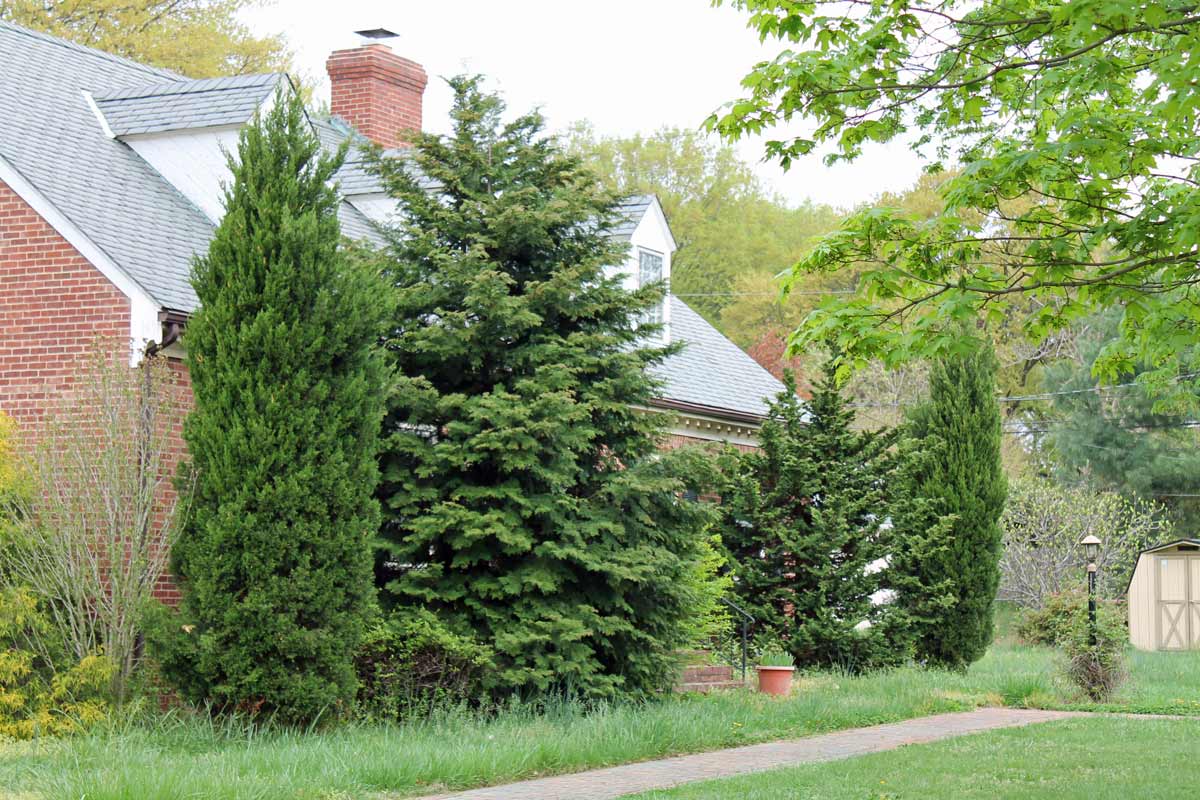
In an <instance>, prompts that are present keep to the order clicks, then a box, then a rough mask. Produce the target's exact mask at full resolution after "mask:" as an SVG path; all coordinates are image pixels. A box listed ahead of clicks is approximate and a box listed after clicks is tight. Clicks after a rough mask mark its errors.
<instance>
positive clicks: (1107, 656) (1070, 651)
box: [1060, 601, 1129, 702]
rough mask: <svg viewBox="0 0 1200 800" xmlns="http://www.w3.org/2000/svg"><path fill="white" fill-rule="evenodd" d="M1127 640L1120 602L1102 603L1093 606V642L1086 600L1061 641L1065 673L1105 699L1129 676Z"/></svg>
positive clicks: (1095, 696) (1092, 694)
mask: <svg viewBox="0 0 1200 800" xmlns="http://www.w3.org/2000/svg"><path fill="white" fill-rule="evenodd" d="M1128 641H1129V635H1128V632H1127V630H1126V627H1125V615H1124V614H1122V613H1121V608H1120V606H1119V605H1117V604H1115V603H1101V604H1099V605H1098V607H1097V609H1096V643H1095V644H1094V645H1093V644H1092V643H1091V641H1090V626H1089V625H1088V615H1087V604H1086V601H1085V603H1084V608H1083V613H1077V614H1075V615H1074V616H1073V617H1072V618H1071V621H1070V624H1069V625H1068V627H1067V631H1066V633H1065V635H1064V637H1063V639H1062V641H1061V642H1060V644H1061V646H1062V649H1063V652H1064V653H1065V655H1066V658H1067V663H1066V673H1067V677H1068V678H1070V680H1071V682H1072V683H1074V684H1075V685H1076V686H1078V687H1079V688H1080V689H1082V690H1083V692H1084V694H1086V695H1087V696H1088V697H1089V698H1091V699H1092V700H1095V701H1096V702H1102V701H1104V700H1107V699H1108V698H1109V697H1111V696H1112V694H1113V692H1115V691H1116V690H1117V688H1118V687H1119V686H1120V685H1121V684H1122V683H1124V682H1125V680H1126V678H1127V677H1128V676H1129V669H1128V665H1127V663H1126V658H1125V650H1126V647H1127V645H1128Z"/></svg>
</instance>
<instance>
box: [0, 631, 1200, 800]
mask: <svg viewBox="0 0 1200 800" xmlns="http://www.w3.org/2000/svg"><path fill="white" fill-rule="evenodd" d="M1133 672H1134V680H1133V683H1132V685H1131V686H1130V688H1129V689H1128V690H1126V691H1125V692H1124V693H1123V694H1122V695H1121V696H1119V697H1118V698H1117V699H1116V702H1115V704H1114V705H1113V706H1112V707H1113V708H1119V709H1121V710H1137V711H1143V712H1150V711H1156V712H1163V713H1189V712H1190V713H1197V714H1200V654H1196V653H1193V654H1138V655H1135V656H1134V660H1133ZM1000 704H1005V705H1012V706H1021V705H1031V706H1037V705H1040V706H1047V707H1077V708H1088V707H1089V706H1088V705H1087V704H1084V703H1080V702H1079V701H1078V699H1077V698H1073V697H1072V696H1071V695H1070V693H1069V691H1068V690H1066V689H1065V688H1064V687H1062V686H1061V685H1060V684H1059V682H1058V681H1057V679H1056V677H1055V668H1054V664H1053V654H1052V653H1051V652H1050V651H1048V650H1043V649H1038V648H1018V647H1013V646H1008V645H997V646H996V647H994V648H993V649H992V651H991V652H989V654H988V655H987V657H985V658H984V659H983V660H982V661H980V662H979V663H978V664H976V665H974V666H973V667H972V668H971V669H970V670H969V671H967V672H966V673H964V674H953V673H944V672H931V671H923V670H918V669H913V668H906V669H901V670H896V671H893V672H889V673H884V674H880V675H870V676H865V677H859V678H848V677H845V676H841V675H832V674H821V675H810V676H804V677H803V678H802V679H801V686H800V689H799V691H797V692H796V694H795V695H793V696H792V697H790V698H787V699H784V700H774V699H768V698H765V697H762V696H760V695H756V694H752V693H750V692H729V693H723V694H719V695H715V696H710V697H686V698H672V699H669V700H666V701H663V702H659V703H653V704H649V705H645V706H631V705H623V706H611V707H606V708H596V709H590V710H584V709H581V708H578V707H571V706H564V707H562V708H557V709H552V710H550V712H549V713H545V714H534V713H532V712H530V711H528V710H519V709H518V710H514V711H511V712H507V713H503V714H500V715H499V716H498V717H495V718H490V719H481V718H475V717H470V716H468V715H454V716H448V717H446V718H444V719H441V720H438V721H435V722H429V723H424V724H412V725H405V726H392V727H383V726H379V727H371V726H346V727H341V728H337V729H334V730H331V731H328V732H322V733H316V734H304V733H295V732H291V733H289V732H262V731H248V730H244V729H239V728H235V727H233V726H227V727H221V726H214V725H212V724H208V723H206V722H204V721H202V720H198V719H188V718H186V717H183V716H181V715H176V716H173V717H167V718H151V719H150V720H149V721H136V722H133V721H130V722H125V723H123V724H114V725H112V726H109V727H108V728H105V729H100V730H97V731H94V732H93V733H91V734H89V735H85V736H80V737H76V738H73V739H66V740H59V741H53V740H51V741H45V742H40V743H32V744H30V743H24V744H21V743H18V744H11V743H10V744H0V798H4V800H9V798H13V797H20V798H22V800H25V799H26V798H36V799H37V800H60V799H61V800H78V798H82V797H86V798H87V799H88V800H116V798H121V799H122V800H140V799H141V798H156V799H158V798H161V799H163V800H169V799H170V798H180V799H181V800H182V799H183V798H187V800H235V799H240V798H247V800H249V799H250V798H253V799H254V800H270V798H324V799H326V800H330V799H332V798H339V799H342V798H345V799H348V798H358V797H369V796H371V795H372V794H373V793H376V792H381V791H387V792H395V793H398V794H422V793H427V792H430V791H433V790H436V789H440V788H443V787H450V788H465V787H471V786H480V785H485V784H495V783H504V782H507V781H512V780H519V779H522V778H528V777H533V776H537V775H544V774H548V773H558V772H570V771H576V770H581V769H588V768H592V767H600V766H607V765H612V764H619V763H624V762H629V761H639V760H644V759H649V758H656V757H660V756H665V755H670V754H674V753H686V752H697V751H702V750H712V749H717V748H721V747H728V746H734V745H739V744H748V743H752V742H761V741H766V740H770V739H781V738H791V737H798V736H804V735H808V734H812V733H819V732H826V731H832V730H837V729H841V728H847V727H855V726H860V725H871V724H875V723H879V722H888V721H895V720H900V719H906V718H910V717H914V716H920V715H924V714H931V713H937V712H941V711H957V710H965V709H970V708H974V707H977V706H980V705H1000ZM6 791H7V794H6Z"/></svg>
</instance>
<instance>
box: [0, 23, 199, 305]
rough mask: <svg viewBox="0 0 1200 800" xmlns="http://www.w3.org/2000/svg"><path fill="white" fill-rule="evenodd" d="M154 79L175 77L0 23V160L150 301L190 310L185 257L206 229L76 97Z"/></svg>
mask: <svg viewBox="0 0 1200 800" xmlns="http://www.w3.org/2000/svg"><path fill="white" fill-rule="evenodd" d="M155 80H162V81H178V80H180V77H179V76H178V75H175V74H174V73H171V72H167V71H166V70H160V69H155V68H153V67H147V66H143V65H141V64H136V63H134V62H132V61H128V60H126V59H123V58H117V57H115V56H111V55H109V54H107V53H102V52H100V51H98V50H91V49H89V48H86V47H81V46H79V45H75V44H70V43H68V42H65V41H63V40H61V39H56V38H54V37H51V36H46V35H44V34H39V33H34V32H32V31H29V30H27V29H25V28H21V27H18V26H16V25H12V24H10V23H5V22H0V156H3V157H4V158H5V159H6V160H8V161H9V162H10V163H11V164H12V165H13V167H14V168H16V169H17V170H18V171H19V172H20V173H21V174H22V175H23V176H24V177H25V179H26V180H28V181H29V182H30V183H32V184H33V185H34V186H35V187H37V189H38V190H39V191H40V192H41V193H42V194H44V195H45V196H46V198H47V199H48V200H49V201H50V202H51V203H53V204H54V206H55V207H56V208H57V209H58V210H59V211H61V212H62V213H63V214H65V215H66V216H67V217H68V218H69V219H70V220H71V221H72V222H74V223H75V225H77V226H78V227H79V228H80V229H81V230H82V231H83V233H84V234H85V235H86V236H87V237H88V238H89V239H90V240H91V241H92V242H94V243H95V244H96V246H97V247H99V248H100V249H102V250H103V251H104V252H105V253H106V254H107V255H108V256H109V258H111V259H112V260H113V261H114V262H115V263H116V264H117V265H118V266H119V267H120V268H121V269H122V270H124V271H125V273H126V274H128V275H129V277H130V278H132V279H133V280H134V281H136V282H137V283H138V284H140V285H141V286H142V287H143V288H144V289H145V290H146V291H147V293H149V294H150V295H151V296H152V297H153V298H154V299H155V300H156V301H158V302H159V303H161V304H162V305H163V306H164V307H167V308H172V309H178V310H183V311H188V310H191V309H193V308H195V306H196V296H195V294H194V293H193V292H192V289H191V286H190V285H189V284H188V275H189V273H190V269H191V261H192V255H193V254H194V253H196V252H198V251H201V250H203V249H205V248H206V247H207V246H208V240H209V238H210V237H211V235H212V225H211V223H209V221H208V219H207V218H206V217H205V216H204V214H203V213H201V211H200V210H199V209H198V208H196V207H195V206H194V205H193V204H192V203H191V202H190V201H188V200H187V199H186V198H185V197H184V196H183V195H182V194H180V193H179V191H177V190H176V189H175V188H174V187H173V186H171V185H170V184H169V183H167V182H166V181H165V180H163V179H162V177H161V176H160V175H159V174H158V173H157V172H155V171H154V170H153V169H152V168H151V167H150V165H149V164H147V163H146V162H145V161H143V160H142V159H141V157H139V156H138V154H137V153H135V152H134V151H133V150H132V149H130V147H129V146H128V145H126V144H124V143H122V142H120V141H117V140H115V139H109V138H108V137H106V136H105V135H104V133H103V130H102V129H101V127H100V123H99V122H98V120H97V119H96V115H95V113H94V112H93V111H92V109H91V107H90V105H89V104H88V102H87V100H86V98H85V97H84V95H83V92H84V91H87V92H91V93H92V94H93V95H100V94H103V93H105V92H109V91H113V90H115V89H118V88H120V87H126V86H132V85H136V84H145V83H147V82H151V81H155Z"/></svg>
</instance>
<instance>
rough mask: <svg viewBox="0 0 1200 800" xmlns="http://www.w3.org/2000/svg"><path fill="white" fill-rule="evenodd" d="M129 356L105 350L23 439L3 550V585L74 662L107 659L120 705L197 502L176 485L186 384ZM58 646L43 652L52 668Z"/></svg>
mask: <svg viewBox="0 0 1200 800" xmlns="http://www.w3.org/2000/svg"><path fill="white" fill-rule="evenodd" d="M126 352H127V349H126V348H123V347H121V346H117V345H115V344H113V343H111V342H103V341H102V342H97V343H96V344H95V346H94V347H93V348H92V349H91V351H90V352H89V353H88V354H87V355H86V356H84V357H83V358H82V359H81V360H80V363H79V366H78V368H77V370H76V372H75V374H74V376H73V379H72V382H71V384H70V385H69V386H68V387H67V388H66V389H65V390H64V391H63V392H62V394H61V395H59V396H58V397H57V398H56V399H55V400H53V401H51V402H50V404H49V405H48V407H47V408H46V410H45V416H44V418H43V420H42V421H41V423H40V424H39V425H37V426H35V427H34V429H32V430H29V431H26V432H25V434H26V435H25V436H24V441H23V447H22V453H21V456H22V459H21V466H20V469H21V470H22V472H23V475H22V478H23V480H24V482H25V483H26V485H27V488H26V490H25V491H23V492H21V493H20V494H19V495H18V496H17V497H15V498H14V499H12V500H11V501H10V502H9V505H10V509H9V517H10V524H9V525H8V526H7V530H8V533H7V535H6V541H5V542H3V543H0V584H8V585H11V586H24V587H26V588H27V589H28V590H29V591H30V593H31V594H32V595H33V596H34V597H35V598H36V599H37V600H38V606H39V607H40V608H42V609H44V610H45V612H46V614H47V615H48V616H49V618H50V621H51V623H52V626H51V627H52V628H53V631H54V634H55V639H56V640H57V644H58V645H59V646H61V647H63V648H64V649H65V650H66V655H67V656H68V657H69V658H70V663H77V662H79V661H81V660H82V659H84V658H86V657H87V656H89V655H92V654H96V653H103V654H104V655H105V656H107V657H108V658H109V659H110V660H111V661H112V662H113V664H114V666H115V670H114V678H113V692H114V696H115V697H116V698H117V699H118V700H122V699H124V698H125V697H126V695H127V692H128V688H129V679H130V676H131V674H132V672H133V669H134V667H135V663H136V656H137V636H138V632H139V619H140V614H141V612H142V611H143V609H144V607H145V605H146V603H148V602H149V601H150V599H151V597H152V595H153V591H154V587H155V583H156V582H157V581H158V580H159V578H160V576H162V575H163V573H164V571H165V570H166V566H167V560H168V557H169V553H170V546H171V542H172V541H173V538H174V536H175V533H176V531H177V530H178V528H179V524H180V522H181V517H182V514H183V509H184V507H185V504H186V503H185V501H186V498H187V496H188V495H189V494H190V492H188V491H183V492H177V491H176V489H175V487H174V486H173V478H174V472H175V464H176V460H177V459H176V456H177V455H178V453H175V452H173V447H174V448H177V447H178V444H177V442H178V440H177V439H176V438H174V437H173V436H172V429H173V428H174V427H176V426H177V425H178V423H179V421H180V416H179V415H180V413H181V411H182V408H181V399H182V395H181V387H180V386H179V385H178V383H177V381H176V379H175V376H174V374H173V372H172V370H171V367H170V365H169V363H168V362H167V360H166V359H165V358H161V357H159V358H154V357H147V358H145V359H143V363H142V364H141V365H140V366H138V367H132V368H131V367H130V366H129V363H128V361H127V360H126V356H125V355H124V353H126ZM50 647H51V644H50V642H48V641H47V642H42V643H41V646H40V649H41V650H42V651H43V652H42V653H41V655H43V656H45V657H46V659H47V660H48V661H49V660H51V659H50V652H49V649H50Z"/></svg>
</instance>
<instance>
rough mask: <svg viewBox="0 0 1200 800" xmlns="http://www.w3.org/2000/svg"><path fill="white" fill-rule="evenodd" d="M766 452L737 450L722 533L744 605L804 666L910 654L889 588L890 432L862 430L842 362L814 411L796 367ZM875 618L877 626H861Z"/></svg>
mask: <svg viewBox="0 0 1200 800" xmlns="http://www.w3.org/2000/svg"><path fill="white" fill-rule="evenodd" d="M786 387H787V388H786V389H785V390H784V391H783V392H782V393H781V394H780V395H779V396H778V397H777V398H776V399H775V402H774V403H773V404H772V406H771V414H770V417H769V418H768V419H767V421H766V422H765V423H764V424H763V426H762V430H761V432H760V438H759V445H760V449H759V450H758V451H752V452H749V453H744V454H736V455H735V454H732V453H730V454H727V459H729V461H728V462H727V471H726V474H727V476H728V479H727V483H726V485H725V486H724V487H723V488H722V501H721V511H722V516H723V525H722V528H721V536H722V539H723V541H724V542H725V544H726V547H727V548H728V549H729V552H730V561H731V564H732V565H733V572H734V575H735V578H736V580H735V583H734V592H735V594H736V595H737V597H738V602H739V604H744V605H745V607H746V608H747V610H748V611H749V612H750V613H751V614H752V615H753V616H754V617H755V619H756V620H757V628H758V630H757V631H756V632H757V633H758V634H760V635H765V636H767V637H771V638H779V639H781V640H782V641H783V642H784V643H785V644H786V646H787V647H788V648H789V649H790V650H791V651H792V654H793V655H794V656H795V658H796V662H797V664H800V665H804V666H808V665H821V666H831V665H832V666H841V667H844V668H847V669H852V670H862V669H869V668H871V667H875V666H880V665H883V664H887V663H891V662H894V661H897V660H900V659H902V658H903V656H904V655H905V653H904V652H903V651H902V650H897V649H896V648H894V647H893V646H892V642H891V627H890V625H888V624H885V623H886V622H887V620H886V615H887V609H886V607H884V606H879V605H875V604H874V603H873V602H872V598H871V596H872V594H873V593H874V592H876V591H877V590H878V589H879V588H880V586H881V571H880V570H879V569H878V567H879V565H878V564H874V562H876V561H877V560H878V559H880V558H882V557H883V556H884V555H885V554H886V551H885V550H884V549H883V547H884V544H885V541H886V531H885V529H884V526H883V521H884V519H885V514H886V497H885V492H886V490H887V478H888V475H889V474H890V472H891V469H892V458H891V456H890V455H889V453H888V446H889V444H890V443H891V441H892V438H893V437H892V435H891V434H889V433H878V432H876V433H871V432H857V431H854V430H851V424H852V422H853V419H854V415H853V412H852V411H851V410H850V409H848V408H846V405H845V402H844V400H843V399H842V396H841V394H840V392H839V390H838V387H837V383H836V380H835V378H834V375H833V373H832V369H831V367H830V368H829V369H827V371H826V373H825V375H824V377H823V379H822V380H821V381H820V382H819V383H818V385H817V386H816V387H815V389H814V391H813V395H812V400H811V401H810V402H809V403H808V404H807V407H806V406H805V404H804V403H802V402H801V400H800V399H799V398H798V397H797V396H796V394H795V383H794V379H793V378H792V376H791V375H790V374H788V375H787V379H786ZM862 622H867V623H869V627H866V628H859V626H860V623H862Z"/></svg>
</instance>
